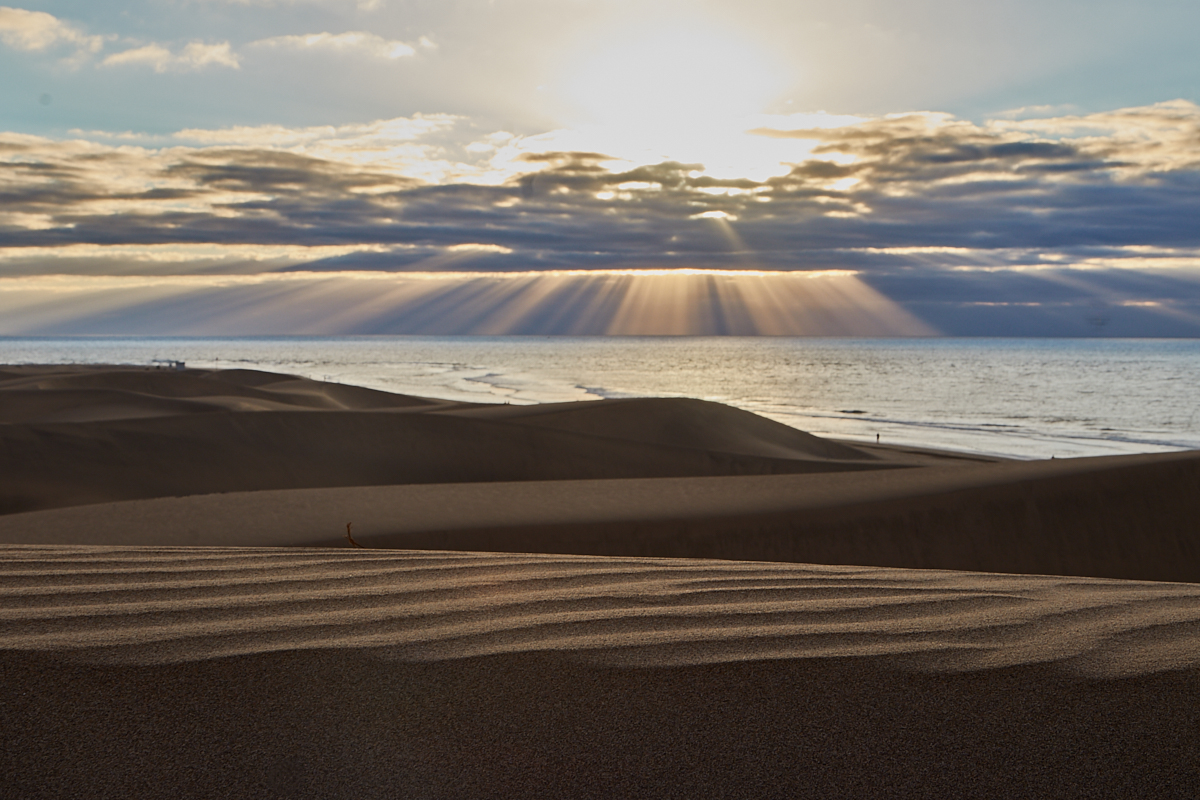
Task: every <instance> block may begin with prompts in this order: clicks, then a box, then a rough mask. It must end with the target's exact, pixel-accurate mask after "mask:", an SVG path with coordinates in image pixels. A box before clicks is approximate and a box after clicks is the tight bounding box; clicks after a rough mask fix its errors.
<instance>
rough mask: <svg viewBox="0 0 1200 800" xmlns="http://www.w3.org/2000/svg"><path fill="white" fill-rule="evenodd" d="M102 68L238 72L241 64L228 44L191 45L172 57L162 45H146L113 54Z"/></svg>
mask: <svg viewBox="0 0 1200 800" xmlns="http://www.w3.org/2000/svg"><path fill="white" fill-rule="evenodd" d="M100 63H101V65H102V66H105V67H114V66H124V65H133V66H148V67H153V68H154V71H155V72H168V71H189V70H199V69H203V68H205V67H207V66H221V67H230V68H232V69H238V68H240V67H241V63H240V62H239V60H238V56H237V54H235V53H234V52H233V49H232V47H231V46H230V44H229V42H218V43H216V44H205V43H203V42H189V43H188V44H186V45H184V47H183V49H182V50H180V51H178V52H176V53H172V52H171V51H170V50H168V49H167V48H165V47H163V46H162V45H160V44H147V45H143V46H141V47H135V48H132V49H129V50H124V51H122V52H120V53H113V54H112V55H110V56H107V57H106V58H105V59H104V60H103V61H101V62H100Z"/></svg>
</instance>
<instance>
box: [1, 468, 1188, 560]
mask: <svg viewBox="0 0 1200 800" xmlns="http://www.w3.org/2000/svg"><path fill="white" fill-rule="evenodd" d="M1197 519H1200V453H1167V454H1156V455H1143V456H1116V457H1108V458H1087V459H1062V460H1050V461H1036V462H1008V463H1004V464H975V465H964V466H958V467H939V466H934V467H925V468H921V469H901V470H878V471H869V472H857V473H846V472H842V473H824V474H805V475H760V476H737V477H729V476H724V477H701V478H678V477H676V478H653V479H638V480H631V479H616V480H565V481H564V480H556V481H526V482H521V483H509V482H495V483H474V484H471V483H460V484H433V485H399V486H364V487H345V488H319V489H286V490H277V491H260V492H235V493H229V494H219V495H203V496H194V497H182V498H158V499H152V500H141V501H129V502H119V503H108V504H98V505H90V506H80V507H75V508H59V509H51V510H46V511H35V512H29V513H22V514H12V515H8V516H4V517H0V542H10V543H21V544H97V545H99V544H114V545H212V546H236V545H247V546H294V545H326V546H338V547H344V546H347V542H346V540H345V538H344V533H345V525H346V523H347V522H352V523H354V532H355V537H356V539H357V540H358V541H360V542H362V543H363V544H365V545H368V546H370V547H392V548H405V549H412V548H421V549H425V548H428V549H437V550H443V549H452V550H489V551H504V552H542V553H576V554H594V555H615V556H662V557H684V558H722V559H737V560H751V561H761V560H771V561H791V562H801V563H821V564H869V565H876V566H893V567H909V568H917V569H959V570H978V571H988V572H1013V573H1040V574H1055V575H1091V576H1098V577H1108V578H1130V579H1138V580H1161V581H1194V582H1197V583H1200V527H1198V526H1197V524H1196V520H1197Z"/></svg>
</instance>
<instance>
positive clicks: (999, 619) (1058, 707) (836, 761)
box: [0, 547, 1200, 798]
mask: <svg viewBox="0 0 1200 800" xmlns="http://www.w3.org/2000/svg"><path fill="white" fill-rule="evenodd" d="M0 572H2V573H3V575H4V581H3V590H2V591H0V669H3V672H4V676H5V679H6V680H5V686H6V687H10V691H11V688H12V687H16V688H18V691H17V692H16V693H15V694H10V695H9V697H8V701H7V702H6V703H4V704H3V706H2V708H3V712H2V713H3V714H4V719H3V722H4V723H5V727H4V730H5V739H6V741H5V744H6V747H5V748H4V755H3V756H2V757H3V758H4V760H5V762H6V763H5V764H4V767H5V770H4V774H5V775H6V776H8V780H9V781H10V784H9V788H10V789H12V790H14V791H17V792H19V793H22V794H20V796H27V797H39V796H56V797H67V796H71V797H80V798H91V797H121V796H132V795H137V796H148V797H159V796H162V797H166V796H172V797H178V796H185V797H200V796H256V797H396V796H426V797H466V796H469V797H513V798H516V797H562V798H567V797H614V796H625V797H697V796H707V797H759V796H790V797H796V796H807V797H845V796H847V792H850V793H851V794H853V795H854V796H860V797H861V796H870V797H886V796H917V797H984V796H986V797H1000V798H1007V797H1029V796H1054V797H1136V796H1155V797H1184V796H1186V793H1187V792H1188V791H1190V789H1191V788H1194V786H1195V783H1194V781H1195V778H1196V777H1197V776H1198V775H1200V772H1198V767H1197V764H1196V762H1195V755H1196V753H1197V752H1200V751H1198V750H1197V747H1200V727H1198V726H1197V725H1196V724H1195V723H1196V722H1197V721H1198V720H1197V717H1198V716H1200V702H1198V701H1197V698H1198V697H1200V692H1198V691H1197V690H1200V586H1196V585H1191V584H1162V583H1138V582H1130V581H1104V580H1095V579H1086V580H1084V579H1062V578H1045V577H1031V576H1001V575H987V574H974V573H938V572H919V571H911V570H890V569H873V568H865V567H814V566H801V565H784V564H768V563H730V562H720V561H687V560H671V559H621V558H594V557H579V556H575V557H558V556H544V555H542V556H539V555H529V554H526V555H497V554H485V553H476V554H469V553H444V552H423V553H411V552H409V553H405V552H396V551H379V552H368V551H334V550H328V549H325V550H310V549H294V548H293V549H284V550H281V549H245V548H234V549H228V548H215V549H214V548H199V549H190V548H184V549H178V548H133V549H127V548H81V547H7V548H4V549H3V551H2V560H0ZM51 753H52V754H53V755H52V757H47V755H48V754H51ZM14 796H15V795H14Z"/></svg>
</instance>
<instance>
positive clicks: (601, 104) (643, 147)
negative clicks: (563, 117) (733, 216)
mask: <svg viewBox="0 0 1200 800" xmlns="http://www.w3.org/2000/svg"><path fill="white" fill-rule="evenodd" d="M601 41H602V42H603V44H601V45H597V46H595V47H592V48H586V47H585V48H582V49H581V50H580V51H577V52H579V54H580V57H579V60H578V62H577V63H575V64H574V65H569V66H567V67H566V68H565V69H564V70H563V74H564V78H563V81H562V83H561V84H560V86H559V90H560V93H561V95H562V96H563V98H564V99H565V101H566V103H567V105H568V106H569V107H570V108H571V109H572V111H573V115H574V117H575V119H574V120H573V124H572V125H571V128H572V132H573V133H574V134H576V136H575V137H570V136H568V137H566V138H574V139H575V140H577V141H579V143H580V144H579V145H578V146H579V147H581V148H582V147H592V148H598V149H600V151H601V152H606V153H609V154H611V155H614V156H617V157H619V158H624V159H629V160H632V161H637V162H640V163H652V162H654V161H663V160H675V161H689V162H690V161H695V162H701V163H703V164H704V165H705V168H706V171H707V172H708V173H709V174H710V175H711V174H714V173H728V174H730V175H737V176H739V177H759V178H765V177H768V176H770V175H773V174H780V173H781V172H786V169H785V168H782V167H781V163H782V162H783V161H786V160H788V158H787V156H789V155H792V156H802V155H803V154H804V153H803V152H802V151H804V150H806V148H805V146H804V143H801V142H798V141H796V140H792V141H791V142H787V143H785V144H783V145H782V146H780V143H779V142H777V141H772V140H770V139H767V138H766V137H757V136H750V135H747V131H749V130H751V129H753V128H755V127H759V126H760V125H761V117H762V114H763V112H764V110H765V109H766V107H767V105H768V104H769V103H770V102H771V100H772V99H774V98H775V97H776V96H777V95H778V94H779V93H780V92H781V91H782V90H783V89H784V88H785V85H786V81H785V79H784V75H785V73H784V72H783V71H782V70H780V69H778V68H776V67H775V66H774V65H773V64H772V63H771V62H770V60H769V59H768V58H767V57H766V55H765V54H764V51H763V50H762V49H761V48H755V47H753V46H752V45H751V44H749V43H747V42H744V41H740V40H738V39H736V38H734V37H733V36H731V35H729V34H727V33H724V32H722V31H718V30H716V29H715V28H706V27H700V26H691V27H689V26H681V25H677V24H671V25H667V24H664V25H662V26H660V27H659V28H657V29H653V30H649V31H646V32H639V33H637V34H635V35H632V36H630V35H628V33H619V34H610V35H605V36H604V37H602V40H601ZM792 160H795V159H792Z"/></svg>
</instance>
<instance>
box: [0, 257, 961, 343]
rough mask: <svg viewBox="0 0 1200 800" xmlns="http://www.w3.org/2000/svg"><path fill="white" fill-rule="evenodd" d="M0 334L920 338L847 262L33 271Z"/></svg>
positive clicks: (2, 292) (19, 283)
mask: <svg viewBox="0 0 1200 800" xmlns="http://www.w3.org/2000/svg"><path fill="white" fill-rule="evenodd" d="M0 320H2V321H0V333H3V334H9V335H12V334H52V333H78V332H83V331H94V332H101V333H128V334H138V333H144V332H146V331H149V330H161V331H166V332H169V333H172V334H180V335H183V334H196V335H208V334H214V333H228V334H288V333H298V334H385V333H390V334H403V333H412V334H415V333H424V334H486V335H501V334H575V335H600V334H610V335H677V336H682V335H740V336H750V335H775V336H928V335H934V334H936V333H937V331H936V330H935V329H934V328H932V327H931V326H929V325H927V324H925V323H924V322H922V321H921V320H919V319H917V318H916V317H914V316H913V315H912V314H910V313H908V312H907V311H905V310H904V309H902V308H901V307H900V306H899V305H897V304H896V303H894V302H892V301H891V300H889V299H888V298H887V297H885V296H884V295H882V294H880V293H879V292H878V291H876V290H875V289H872V288H871V287H870V286H868V285H866V284H865V283H864V282H863V281H862V280H860V279H859V277H858V276H857V274H856V273H854V272H850V271H823V272H767V271H759V270H742V271H738V270H591V271H589V270H571V271H559V272H516V273H505V272H491V273H485V272H474V273H470V272H468V273H455V272H440V273H430V272H423V273H396V274H387V273H340V274H337V275H335V276H331V275H328V274H325V273H277V274H267V275H242V276H174V277H144V276H143V277H130V278H122V277H104V278H89V277H85V276H69V277H67V276H33V277H25V278H10V279H6V280H0Z"/></svg>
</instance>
